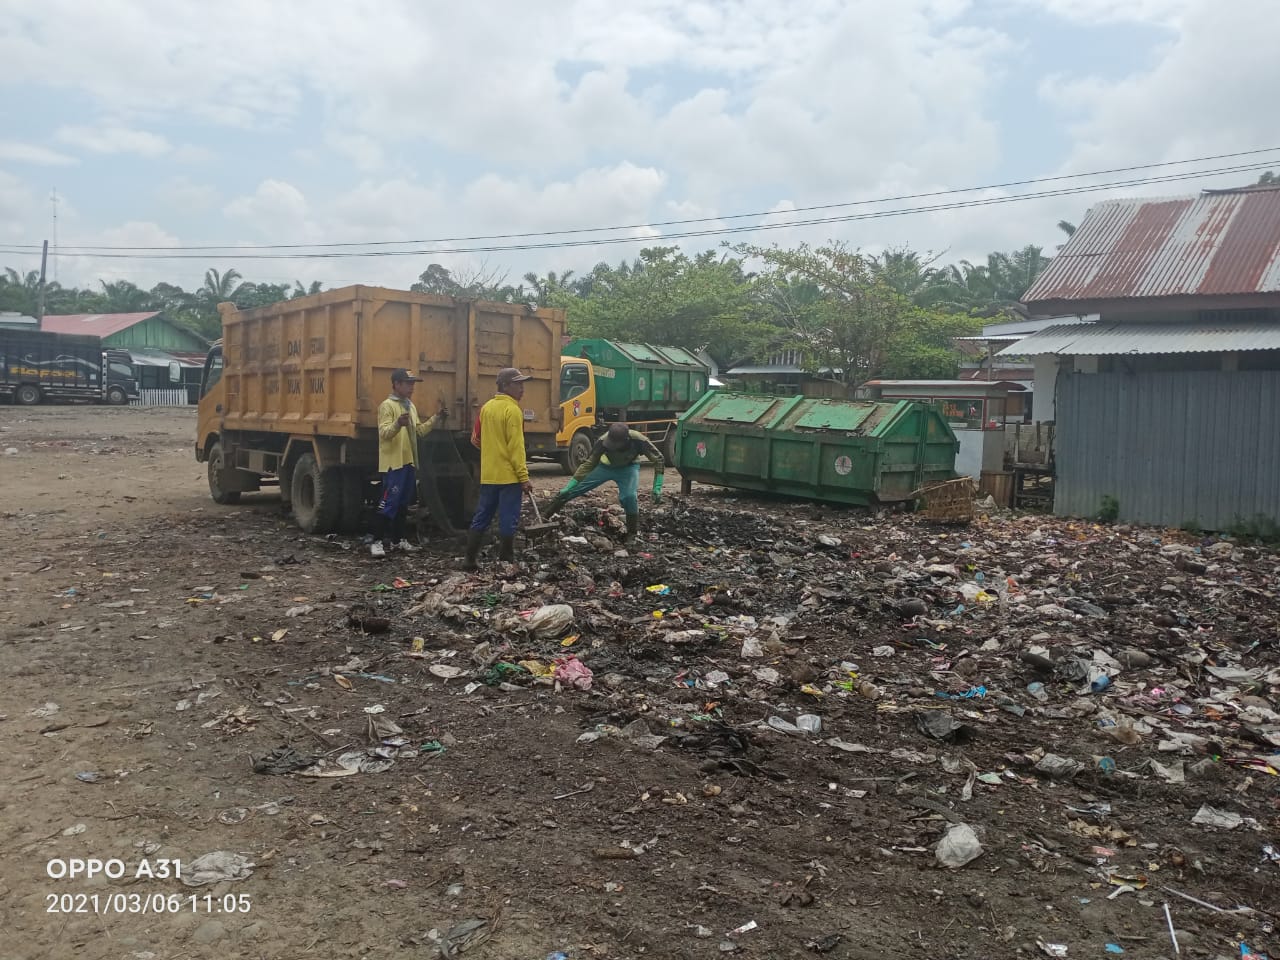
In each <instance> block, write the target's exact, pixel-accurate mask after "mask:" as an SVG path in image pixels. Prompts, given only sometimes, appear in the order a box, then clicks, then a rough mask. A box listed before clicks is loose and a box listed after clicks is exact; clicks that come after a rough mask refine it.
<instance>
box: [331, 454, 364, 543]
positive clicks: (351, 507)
mask: <svg viewBox="0 0 1280 960" xmlns="http://www.w3.org/2000/svg"><path fill="white" fill-rule="evenodd" d="M337 469H338V485H339V487H341V496H342V516H341V517H340V518H339V519H338V532H339V533H359V532H360V522H361V520H362V519H363V514H364V494H365V489H366V484H365V482H364V471H363V470H361V469H359V468H358V467H339V468H337Z"/></svg>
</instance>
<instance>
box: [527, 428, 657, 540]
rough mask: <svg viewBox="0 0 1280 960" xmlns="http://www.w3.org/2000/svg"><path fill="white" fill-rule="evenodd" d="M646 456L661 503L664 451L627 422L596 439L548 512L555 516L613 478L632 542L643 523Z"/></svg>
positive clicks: (654, 496) (548, 514)
mask: <svg viewBox="0 0 1280 960" xmlns="http://www.w3.org/2000/svg"><path fill="white" fill-rule="evenodd" d="M642 455H643V456H645V457H647V458H648V460H649V462H650V463H652V464H653V468H654V474H653V502H654V504H657V503H659V502H660V501H661V499H662V471H663V470H664V469H666V463H665V462H664V461H663V459H662V453H661V452H660V451H659V450H658V448H657V447H655V446H654V445H653V443H651V442H650V440H649V438H648V437H646V436H645V435H644V434H643V433H640V432H639V431H637V430H632V429H630V428H629V427H628V426H627V425H626V424H625V423H614V424H611V425H610V426H609V429H608V430H607V431H606V432H605V435H604V436H603V437H601V438H600V439H599V440H597V441H596V442H595V446H593V447H592V448H591V456H589V457H588V458H587V459H586V460H585V461H583V464H582V466H580V467H578V469H577V470H576V471H575V472H574V474H573V477H572V479H570V480H569V482H568V483H567V484H565V487H564V489H563V490H561V491H560V492H559V493H557V494H556V495H555V498H554V499H553V500H552V501H551V506H550V507H549V508H548V509H547V513H546V515H547V516H548V517H552V516H555V515H556V514H557V513H559V512H560V510H562V509H563V508H564V505H565V504H566V503H568V502H569V501H570V500H573V499H575V498H577V497H580V496H582V495H583V494H584V493H590V492H591V491H592V490H594V489H595V488H596V487H598V486H600V485H601V484H602V483H608V482H609V481H610V480H612V481H613V482H614V483H616V484H617V485H618V502H619V503H621V504H622V512H623V513H625V514H626V515H627V536H626V540H625V542H627V543H630V542H631V541H632V540H633V539H635V535H636V531H637V530H638V529H639V526H640V500H639V497H638V496H637V494H636V491H637V489H638V488H639V486H640V463H639V460H640V457H641V456H642Z"/></svg>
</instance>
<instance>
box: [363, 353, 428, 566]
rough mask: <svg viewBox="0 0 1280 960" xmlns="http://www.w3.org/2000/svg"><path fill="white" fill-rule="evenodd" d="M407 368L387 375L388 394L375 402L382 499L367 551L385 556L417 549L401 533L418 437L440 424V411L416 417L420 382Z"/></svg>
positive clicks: (413, 487)
mask: <svg viewBox="0 0 1280 960" xmlns="http://www.w3.org/2000/svg"><path fill="white" fill-rule="evenodd" d="M421 382H422V379H421V378H420V377H415V376H413V375H412V374H410V373H409V371H408V370H404V369H400V370H396V371H394V372H393V373H392V374H391V396H389V397H387V399H385V400H383V401H382V403H380V404H378V472H379V473H381V474H382V499H381V500H379V501H378V509H377V512H376V513H374V515H373V543H372V544H371V545H370V547H369V552H370V553H371V554H373V555H374V556H375V557H385V556H386V555H387V553H388V551H390V550H392V549H393V548H399V549H401V550H405V551H409V552H412V551H414V550H416V549H417V548H416V547H414V546H413V545H412V544H410V543H409V541H408V539H406V538H405V535H404V519H405V515H406V514H407V513H408V512H409V504H411V503H412V502H413V498H414V494H415V492H416V491H417V487H418V475H417V466H418V438H419V437H425V436H426V435H427V434H428V433H430V432H431V431H432V430H433V429H435V428H436V427H437V426H439V425H440V424H442V423H444V420H445V417H447V416H448V414H447V413H446V412H445V411H443V410H441V411H440V412H439V413H437V414H436V415H435V416H434V417H432V418H431V419H430V420H425V421H424V420H420V419H419V418H418V408H417V407H415V406H414V405H413V399H412V398H413V385H414V384H415V383H421Z"/></svg>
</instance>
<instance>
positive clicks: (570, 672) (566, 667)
mask: <svg viewBox="0 0 1280 960" xmlns="http://www.w3.org/2000/svg"><path fill="white" fill-rule="evenodd" d="M555 679H556V682H557V683H561V684H564V685H565V686H566V687H569V688H570V689H573V690H590V689H591V680H592V674H591V668H590V667H588V666H587V665H586V664H585V663H583V662H582V661H581V660H579V659H578V658H577V657H565V658H564V659H563V660H558V661H556V669H555Z"/></svg>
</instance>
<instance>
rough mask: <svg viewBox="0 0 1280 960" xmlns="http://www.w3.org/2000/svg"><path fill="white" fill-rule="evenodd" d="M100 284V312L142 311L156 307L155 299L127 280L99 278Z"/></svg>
mask: <svg viewBox="0 0 1280 960" xmlns="http://www.w3.org/2000/svg"><path fill="white" fill-rule="evenodd" d="M98 282H99V283H100V284H102V293H101V302H100V303H99V305H98V310H99V311H100V312H101V313H144V312H147V311H150V310H155V309H157V307H156V304H155V300H154V299H153V298H152V296H151V294H150V293H148V292H147V291H146V290H143V289H141V288H140V287H138V286H137V284H134V283H131V282H130V281H128V280H112V281H111V282H110V283H108V282H107V281H106V280H99V281H98Z"/></svg>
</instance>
